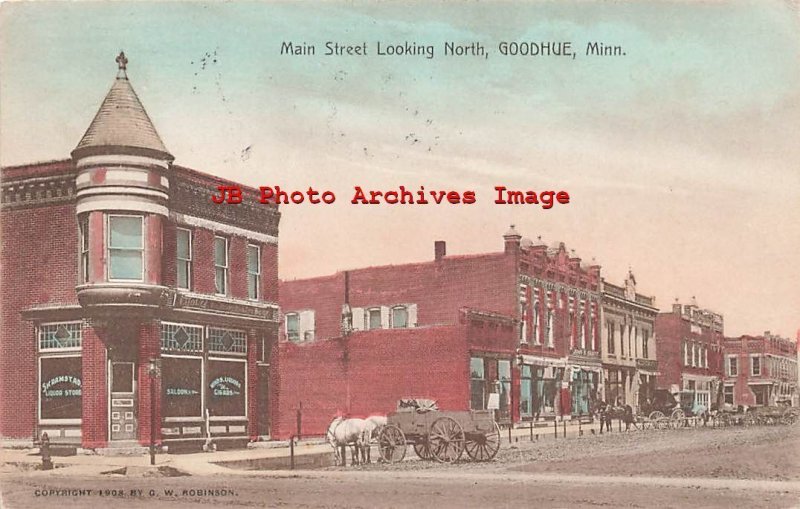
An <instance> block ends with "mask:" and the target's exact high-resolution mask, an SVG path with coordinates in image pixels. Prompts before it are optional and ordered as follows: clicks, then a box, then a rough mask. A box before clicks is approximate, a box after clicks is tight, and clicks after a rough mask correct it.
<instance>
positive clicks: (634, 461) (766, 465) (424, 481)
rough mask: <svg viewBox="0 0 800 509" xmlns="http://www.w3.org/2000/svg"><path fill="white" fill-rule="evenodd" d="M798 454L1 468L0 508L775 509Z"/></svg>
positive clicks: (715, 448)
mask: <svg viewBox="0 0 800 509" xmlns="http://www.w3.org/2000/svg"><path fill="white" fill-rule="evenodd" d="M798 453H800V426H792V427H786V426H774V427H764V426H759V427H753V428H738V427H737V428H725V429H716V430H712V429H696V430H695V429H692V430H677V431H676V430H672V431H648V432H639V433H629V434H625V433H622V434H620V433H614V434H611V435H604V436H602V437H601V436H586V437H582V438H574V439H567V440H559V441H552V440H550V441H547V442H545V441H540V442H538V443H536V442H534V443H531V442H527V441H521V442H517V443H514V444H511V446H509V444H508V443H507V442H504V443H503V448H502V449H501V453H500V454H499V455H498V458H497V460H496V461H495V462H492V463H488V464H473V463H461V464H457V465H439V464H436V463H430V462H421V461H407V462H404V463H402V464H396V465H383V464H371V465H365V466H361V467H348V468H347V469H343V468H330V469H325V470H317V471H294V472H283V473H280V472H252V471H236V470H231V471H230V474H226V475H219V476H213V477H208V478H207V477H160V476H148V474H143V475H138V476H130V475H128V476H120V475H106V476H101V477H91V478H88V477H72V478H70V477H63V476H53V475H52V474H49V473H47V472H21V471H9V470H8V469H6V470H5V473H3V474H2V477H0V487H2V495H3V500H2V506H3V507H10V508H18V507H26V508H27V507H57V508H59V509H69V508H73V507H98V506H101V507H104V508H106V507H107V508H115V507H142V508H144V507H147V508H152V507H190V506H195V505H200V504H202V506H204V507H213V506H248V507H257V506H268V507H320V508H334V507H419V506H420V505H424V506H433V507H435V506H441V507H519V506H520V504H524V505H533V506H538V507H571V508H574V507H577V508H589V507H597V506H606V507H692V508H699V507H736V506H738V507H755V508H758V507H765V508H767V507H769V508H780V507H797V506H800V460H798ZM409 454H411V455H412V456H413V454H414V453H413V452H412V451H411V450H410V449H409ZM151 474H152V473H151ZM76 490H84V491H83V492H79V491H76ZM103 490H116V492H114V491H108V492H104V491H103ZM150 490H153V491H152V492H151V491H150ZM169 490H171V491H169Z"/></svg>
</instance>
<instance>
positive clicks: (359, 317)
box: [351, 308, 364, 330]
mask: <svg viewBox="0 0 800 509" xmlns="http://www.w3.org/2000/svg"><path fill="white" fill-rule="evenodd" d="M351 312H352V313H353V330H364V308H353V309H351Z"/></svg>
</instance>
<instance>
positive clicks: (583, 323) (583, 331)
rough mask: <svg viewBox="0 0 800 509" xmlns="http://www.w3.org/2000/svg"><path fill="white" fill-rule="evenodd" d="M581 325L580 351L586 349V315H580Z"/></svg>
mask: <svg viewBox="0 0 800 509" xmlns="http://www.w3.org/2000/svg"><path fill="white" fill-rule="evenodd" d="M580 320H581V323H580V325H579V327H580V328H581V349H582V350H585V349H586V315H584V314H581V318H580Z"/></svg>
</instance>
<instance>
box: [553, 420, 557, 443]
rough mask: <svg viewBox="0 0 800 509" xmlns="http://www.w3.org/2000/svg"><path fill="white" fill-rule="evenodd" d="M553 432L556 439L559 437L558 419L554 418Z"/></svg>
mask: <svg viewBox="0 0 800 509" xmlns="http://www.w3.org/2000/svg"><path fill="white" fill-rule="evenodd" d="M553 432H554V433H555V437H556V439H558V421H556V420H555V419H554V420H553Z"/></svg>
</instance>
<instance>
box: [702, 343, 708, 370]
mask: <svg viewBox="0 0 800 509" xmlns="http://www.w3.org/2000/svg"><path fill="white" fill-rule="evenodd" d="M703 367H704V368H707V367H708V347H703Z"/></svg>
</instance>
